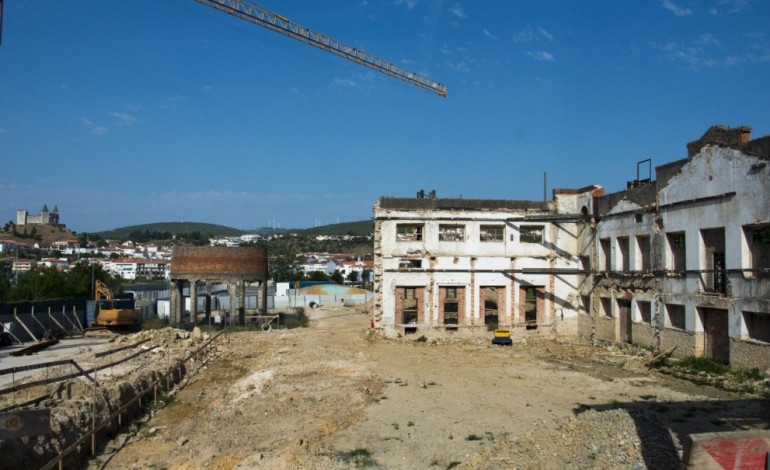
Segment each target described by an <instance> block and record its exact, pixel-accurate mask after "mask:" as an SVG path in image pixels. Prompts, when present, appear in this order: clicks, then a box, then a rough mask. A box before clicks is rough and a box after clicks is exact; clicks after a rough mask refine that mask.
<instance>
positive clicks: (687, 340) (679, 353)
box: [660, 328, 703, 359]
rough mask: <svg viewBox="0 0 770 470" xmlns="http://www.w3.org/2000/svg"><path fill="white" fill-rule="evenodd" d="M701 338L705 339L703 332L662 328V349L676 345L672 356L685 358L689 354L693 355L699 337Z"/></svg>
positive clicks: (666, 349)
mask: <svg viewBox="0 0 770 470" xmlns="http://www.w3.org/2000/svg"><path fill="white" fill-rule="evenodd" d="M698 338H700V340H701V342H702V341H703V334H702V333H700V334H696V333H691V332H689V331H684V330H676V329H673V328H661V330H660V350H661V351H668V350H669V349H671V348H673V347H674V346H676V349H675V350H674V352H673V353H672V356H674V357H677V358H680V359H683V358H685V357H688V356H693V355H694V354H693V351H695V350H696V345H697V339H698Z"/></svg>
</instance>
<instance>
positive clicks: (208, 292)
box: [204, 281, 211, 325]
mask: <svg viewBox="0 0 770 470" xmlns="http://www.w3.org/2000/svg"><path fill="white" fill-rule="evenodd" d="M204 322H205V323H206V324H207V325H209V324H211V283H210V282H209V281H206V319H205V320H204Z"/></svg>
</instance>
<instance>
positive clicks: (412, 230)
mask: <svg viewBox="0 0 770 470" xmlns="http://www.w3.org/2000/svg"><path fill="white" fill-rule="evenodd" d="M423 226H424V225H423V224H396V241H399V242H419V241H422V231H423Z"/></svg>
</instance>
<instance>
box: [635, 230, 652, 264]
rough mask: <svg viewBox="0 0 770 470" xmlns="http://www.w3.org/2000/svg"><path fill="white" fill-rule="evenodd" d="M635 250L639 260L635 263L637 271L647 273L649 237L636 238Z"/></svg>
mask: <svg viewBox="0 0 770 470" xmlns="http://www.w3.org/2000/svg"><path fill="white" fill-rule="evenodd" d="M636 249H637V251H636V252H637V253H638V254H639V259H638V260H637V261H636V269H637V271H649V270H650V237H648V236H646V235H645V236H638V237H636Z"/></svg>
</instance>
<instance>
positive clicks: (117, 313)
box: [92, 280, 140, 328]
mask: <svg viewBox="0 0 770 470" xmlns="http://www.w3.org/2000/svg"><path fill="white" fill-rule="evenodd" d="M94 300H96V310H97V315H96V321H95V322H94V323H93V325H92V326H94V327H97V328H99V327H104V328H136V327H137V326H139V321H140V318H139V311H138V310H134V309H131V308H115V297H114V296H113V295H112V290H110V288H109V287H107V284H105V283H103V282H102V281H99V280H97V281H96V282H95V283H94ZM105 304H107V306H105Z"/></svg>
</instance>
